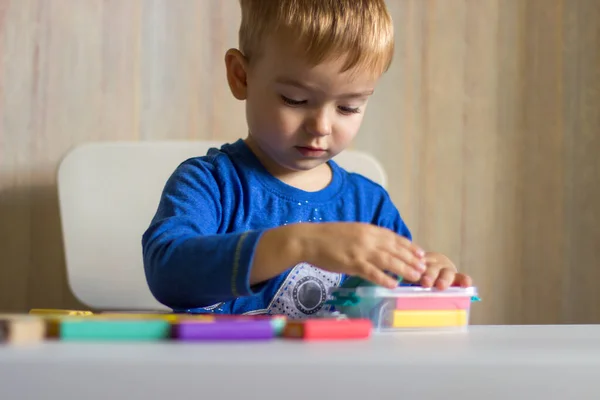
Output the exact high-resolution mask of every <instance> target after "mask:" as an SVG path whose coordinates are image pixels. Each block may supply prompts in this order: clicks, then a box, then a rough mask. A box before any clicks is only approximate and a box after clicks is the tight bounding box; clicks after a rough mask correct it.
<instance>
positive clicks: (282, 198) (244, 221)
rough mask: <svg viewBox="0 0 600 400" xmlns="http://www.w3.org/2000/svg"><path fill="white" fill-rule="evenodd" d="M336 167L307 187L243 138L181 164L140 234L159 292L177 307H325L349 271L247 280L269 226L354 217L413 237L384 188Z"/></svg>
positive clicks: (151, 281) (297, 269) (306, 311)
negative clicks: (280, 173) (313, 188)
mask: <svg viewBox="0 0 600 400" xmlns="http://www.w3.org/2000/svg"><path fill="white" fill-rule="evenodd" d="M329 165H330V166H331V169H332V172H333V174H332V175H333V177H332V181H331V183H330V184H329V185H328V186H327V187H326V188H325V189H323V190H320V191H318V192H306V191H303V190H300V189H297V188H294V187H292V186H289V185H287V184H285V183H283V182H282V181H280V180H278V179H276V178H274V177H273V176H272V175H270V174H269V172H268V171H267V170H266V169H265V168H264V167H263V166H262V164H261V163H260V162H259V161H258V159H257V158H256V157H255V156H254V154H253V153H252V151H251V150H250V149H249V148H248V147H247V145H246V144H245V143H244V141H243V140H241V139H240V140H238V141H236V142H234V143H231V144H226V145H224V146H222V147H221V148H220V149H211V150H210V151H209V152H208V153H207V154H206V155H205V156H201V157H196V158H192V159H189V160H186V161H184V162H183V163H182V164H180V165H179V166H178V167H177V169H176V170H175V171H174V173H173V174H172V176H171V177H170V178H169V180H168V181H167V183H166V185H165V187H164V190H163V193H162V196H161V199H160V202H159V205H158V209H157V211H156V215H155V216H154V218H153V220H152V222H151V224H150V226H149V227H148V229H147V231H146V232H145V233H144V235H143V238H142V245H143V259H144V269H145V274H146V279H147V282H148V285H149V288H150V291H151V292H152V294H153V295H154V297H155V298H156V299H157V300H158V301H159V302H161V303H162V304H165V305H166V306H168V307H171V308H172V309H174V310H177V311H183V310H186V311H192V312H218V313H231V314H243V313H247V314H262V313H269V314H286V315H288V316H290V317H295V318H301V317H304V316H307V315H311V314H314V313H316V312H318V311H319V310H320V309H321V308H322V306H323V304H324V302H325V300H326V298H325V297H326V294H327V290H328V289H329V288H330V287H332V286H336V285H339V284H340V283H341V282H342V281H343V279H344V276H343V275H341V274H335V273H331V272H328V271H325V270H323V269H320V268H318V266H312V265H309V264H307V263H301V264H299V265H295V266H294V265H290V266H289V268H288V269H287V270H286V271H285V272H284V273H282V274H280V275H279V276H277V277H275V278H272V279H270V280H268V281H267V282H264V283H262V284H260V285H257V286H255V287H251V285H250V284H249V276H250V269H251V265H252V261H253V256H254V252H255V249H256V245H257V243H258V241H259V239H260V237H261V235H262V233H263V232H265V230H267V229H270V228H274V227H277V226H281V225H285V224H292V223H298V222H313V223H319V222H332V221H352V222H367V223H372V224H375V225H379V226H383V227H387V228H389V229H391V230H393V231H395V232H397V233H398V234H400V235H402V236H405V237H407V238H409V239H411V234H410V231H409V230H408V228H407V227H406V225H405V223H404V221H403V220H402V218H401V216H400V214H399V212H398V210H397V209H396V207H395V206H394V205H393V203H392V201H391V200H390V198H389V195H388V193H387V192H386V191H385V189H384V188H382V187H381V186H380V185H378V184H376V183H374V182H373V181H371V180H369V179H367V178H365V177H363V176H361V175H359V174H355V173H349V172H347V171H345V170H344V169H342V168H341V167H340V166H339V165H338V164H336V163H335V162H334V161H330V162H329ZM273 251H278V249H273ZM323 267H325V266H323Z"/></svg>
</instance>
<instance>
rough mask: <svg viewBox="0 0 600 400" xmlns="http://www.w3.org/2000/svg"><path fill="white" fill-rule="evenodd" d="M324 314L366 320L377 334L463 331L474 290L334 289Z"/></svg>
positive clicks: (406, 287) (414, 288)
mask: <svg viewBox="0 0 600 400" xmlns="http://www.w3.org/2000/svg"><path fill="white" fill-rule="evenodd" d="M330 296H331V298H330V301H329V302H328V303H329V306H328V309H327V311H328V312H329V313H336V314H338V315H341V316H342V317H346V318H368V319H370V320H371V322H372V323H373V328H374V329H375V330H376V331H381V332H389V331H392V332H393V331H406V330H466V329H467V328H468V326H469V314H470V310H471V303H472V302H473V301H478V300H479V298H478V297H477V289H476V288H475V287H469V288H460V287H450V288H448V289H445V290H439V289H435V288H423V287H420V286H400V287H397V288H395V289H386V288H383V287H378V286H365V287H357V288H334V289H332V290H331V292H330Z"/></svg>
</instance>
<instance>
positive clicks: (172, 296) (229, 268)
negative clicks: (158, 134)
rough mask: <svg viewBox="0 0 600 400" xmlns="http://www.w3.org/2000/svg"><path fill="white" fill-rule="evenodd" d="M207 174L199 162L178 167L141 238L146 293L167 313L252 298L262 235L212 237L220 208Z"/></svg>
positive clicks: (215, 186) (218, 195)
mask: <svg viewBox="0 0 600 400" xmlns="http://www.w3.org/2000/svg"><path fill="white" fill-rule="evenodd" d="M211 168H213V166H212V165H211V164H209V163H206V162H204V161H199V160H196V161H187V162H185V163H183V164H181V165H180V166H179V167H178V168H177V169H176V170H175V172H174V173H173V175H172V176H171V177H170V178H169V180H168V181H167V183H166V185H165V188H164V189H163V193H162V196H161V199H160V203H159V206H158V209H157V212H156V214H155V216H154V218H153V220H152V222H151V224H150V226H149V227H148V229H147V230H146V232H144V234H143V237H142V252H143V261H144V272H145V274H146V280H147V282H148V286H149V288H150V291H151V293H152V294H153V296H154V297H155V298H156V299H157V300H158V301H159V302H160V303H162V304H164V305H166V306H167V307H171V308H173V309H188V308H198V307H206V306H209V305H212V304H215V303H218V302H222V301H228V300H231V299H233V298H237V297H241V296H248V295H252V294H254V291H253V290H252V288H251V287H250V284H249V280H250V269H251V265H252V261H253V256H254V252H255V249H256V245H257V243H258V241H259V239H260V237H261V235H262V233H263V231H262V230H251V231H247V232H239V233H225V234H223V233H218V229H219V226H220V221H221V215H222V212H223V208H222V202H221V191H220V188H219V185H218V183H217V181H216V180H215V177H214V175H213V174H212V172H211Z"/></svg>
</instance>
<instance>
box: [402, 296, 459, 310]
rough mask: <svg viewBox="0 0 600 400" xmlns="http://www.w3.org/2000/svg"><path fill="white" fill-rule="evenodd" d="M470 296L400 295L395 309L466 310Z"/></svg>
mask: <svg viewBox="0 0 600 400" xmlns="http://www.w3.org/2000/svg"><path fill="white" fill-rule="evenodd" d="M470 305H471V298H470V297H467V296H458V297H433V298H432V297H400V298H398V299H397V300H396V310H467V309H469V307H470Z"/></svg>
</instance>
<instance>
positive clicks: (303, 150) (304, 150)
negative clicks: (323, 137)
mask: <svg viewBox="0 0 600 400" xmlns="http://www.w3.org/2000/svg"><path fill="white" fill-rule="evenodd" d="M296 149H297V150H298V151H299V152H300V154H302V155H303V156H305V157H318V156H320V155H323V153H325V149H321V148H319V147H311V146H296Z"/></svg>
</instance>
